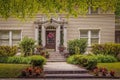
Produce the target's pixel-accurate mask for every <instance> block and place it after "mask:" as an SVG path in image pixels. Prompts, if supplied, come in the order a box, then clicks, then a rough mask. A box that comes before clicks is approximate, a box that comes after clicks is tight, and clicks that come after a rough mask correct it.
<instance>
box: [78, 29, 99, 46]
mask: <svg viewBox="0 0 120 80" xmlns="http://www.w3.org/2000/svg"><path fill="white" fill-rule="evenodd" d="M82 30H87V35H88V47H91V45H92V43H91V40H92V33H91V31H92V30H98V44H100V29H89V30H88V29H80V31H82ZM80 39H83V38H81V34H80Z"/></svg>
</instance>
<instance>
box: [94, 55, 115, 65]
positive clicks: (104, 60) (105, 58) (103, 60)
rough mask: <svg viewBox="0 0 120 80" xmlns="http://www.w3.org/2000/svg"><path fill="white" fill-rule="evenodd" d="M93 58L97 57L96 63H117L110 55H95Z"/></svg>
mask: <svg viewBox="0 0 120 80" xmlns="http://www.w3.org/2000/svg"><path fill="white" fill-rule="evenodd" d="M95 57H97V62H99V63H112V62H117V59H116V58H115V57H114V56H111V55H102V54H98V55H95Z"/></svg>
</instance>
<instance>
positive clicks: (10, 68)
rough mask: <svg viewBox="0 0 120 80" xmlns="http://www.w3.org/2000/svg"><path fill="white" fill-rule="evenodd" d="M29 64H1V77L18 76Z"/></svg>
mask: <svg viewBox="0 0 120 80" xmlns="http://www.w3.org/2000/svg"><path fill="white" fill-rule="evenodd" d="M28 66H30V65H28V64H0V77H7V78H15V77H18V76H19V75H20V73H21V71H22V70H23V69H25V68H26V67H28Z"/></svg>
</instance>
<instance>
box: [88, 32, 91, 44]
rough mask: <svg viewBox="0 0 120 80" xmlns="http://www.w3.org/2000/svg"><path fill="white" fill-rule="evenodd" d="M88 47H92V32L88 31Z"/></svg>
mask: <svg viewBox="0 0 120 80" xmlns="http://www.w3.org/2000/svg"><path fill="white" fill-rule="evenodd" d="M88 46H91V30H89V31H88Z"/></svg>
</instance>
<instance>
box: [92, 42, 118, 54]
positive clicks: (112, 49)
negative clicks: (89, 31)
mask: <svg viewBox="0 0 120 80" xmlns="http://www.w3.org/2000/svg"><path fill="white" fill-rule="evenodd" d="M92 52H93V53H94V54H104V55H113V56H117V55H118V54H120V44H117V43H106V44H95V45H93V46H92Z"/></svg>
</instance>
